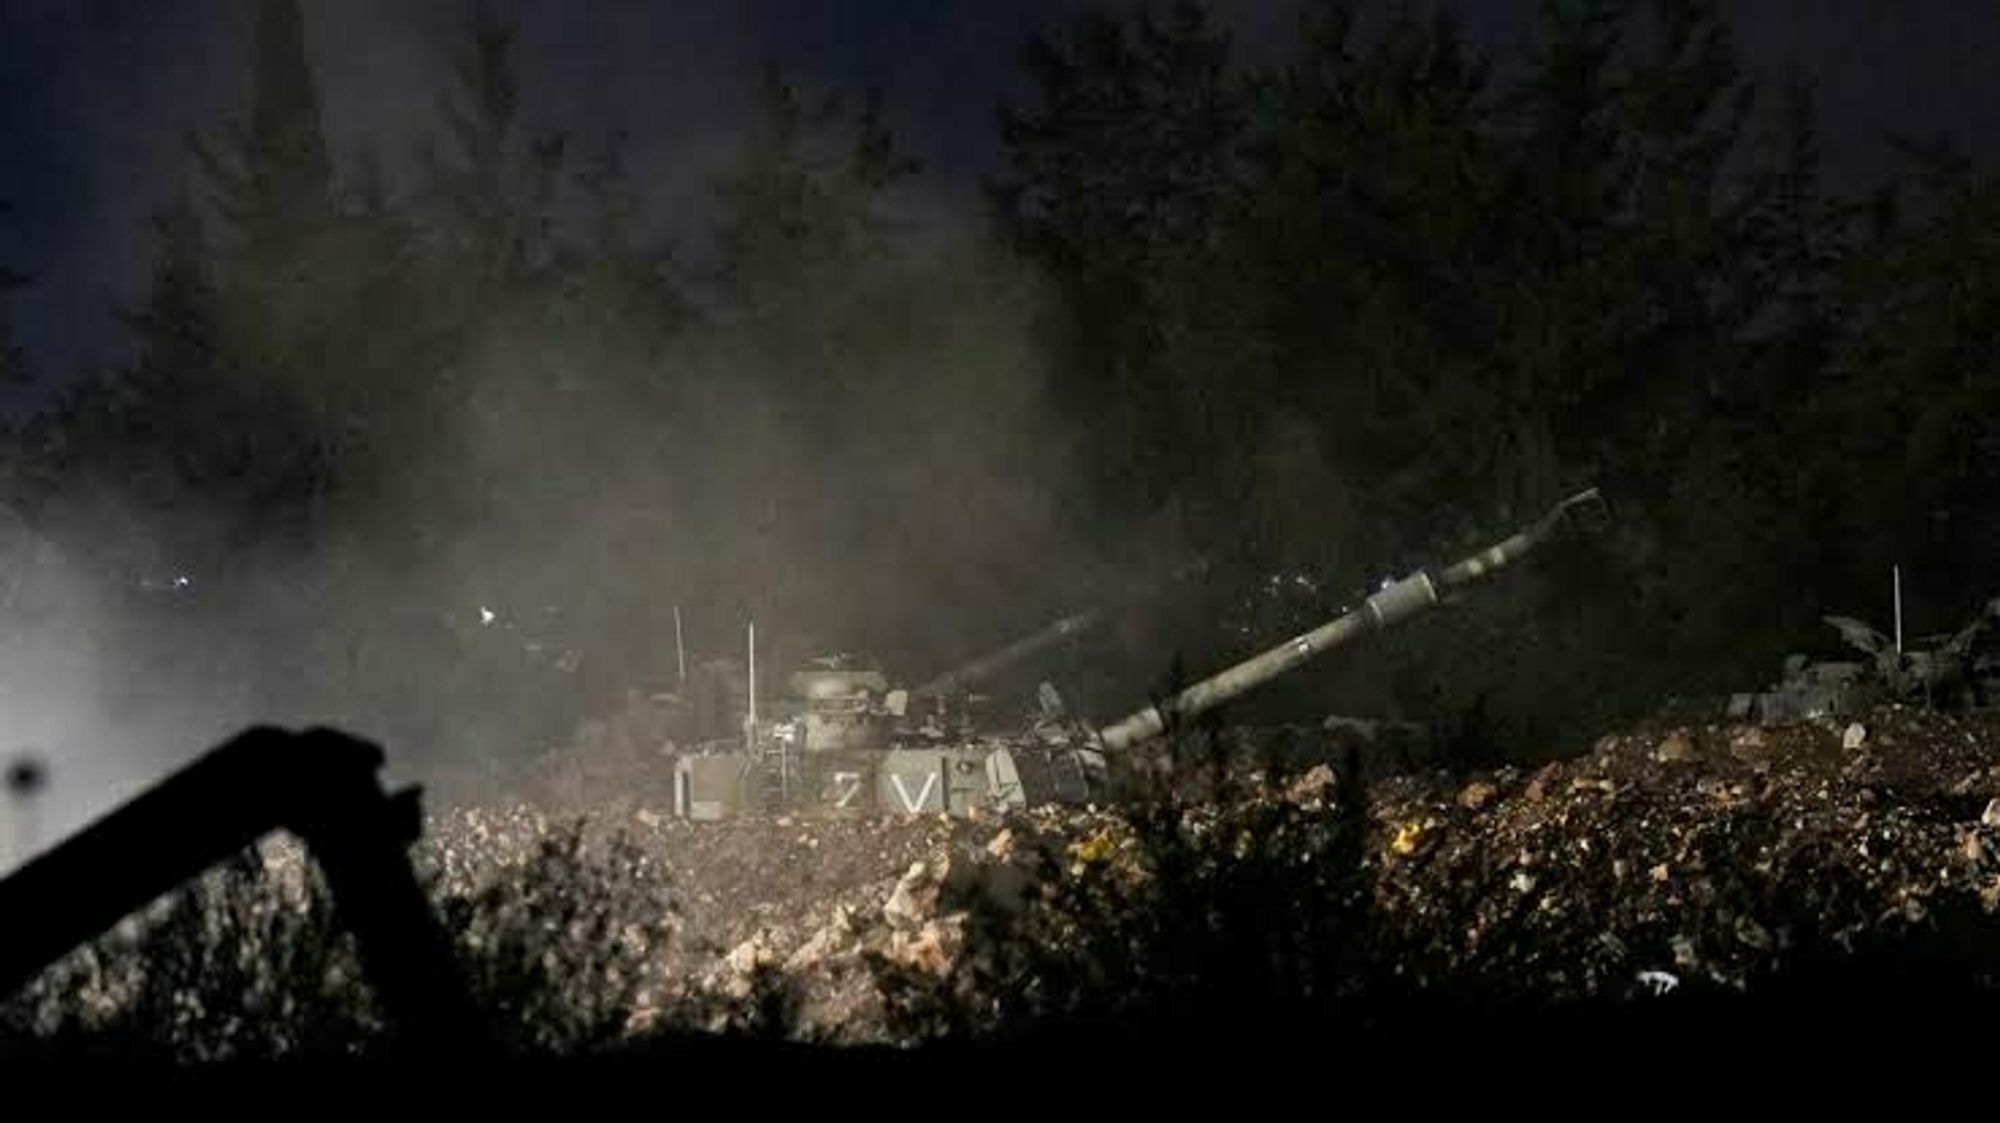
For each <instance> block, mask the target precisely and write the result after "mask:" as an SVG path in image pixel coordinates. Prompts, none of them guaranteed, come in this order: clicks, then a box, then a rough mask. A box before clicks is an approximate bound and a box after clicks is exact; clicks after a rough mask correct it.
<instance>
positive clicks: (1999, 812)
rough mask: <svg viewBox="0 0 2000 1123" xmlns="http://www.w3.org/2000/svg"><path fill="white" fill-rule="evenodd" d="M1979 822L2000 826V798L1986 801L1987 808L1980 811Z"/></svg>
mask: <svg viewBox="0 0 2000 1123" xmlns="http://www.w3.org/2000/svg"><path fill="white" fill-rule="evenodd" d="M1979 822H1980V823H1981V824H1982V825H1984V826H1989V827H2000V799H1989V800H1987V801H1986V810H1985V811H1983V812H1981V813H1980V815H1979Z"/></svg>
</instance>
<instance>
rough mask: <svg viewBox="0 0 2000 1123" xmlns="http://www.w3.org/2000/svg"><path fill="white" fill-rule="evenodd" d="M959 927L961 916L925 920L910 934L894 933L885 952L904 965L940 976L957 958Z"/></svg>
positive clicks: (962, 927) (945, 973)
mask: <svg viewBox="0 0 2000 1123" xmlns="http://www.w3.org/2000/svg"><path fill="white" fill-rule="evenodd" d="M963 929H964V917H962V916H957V915H954V916H949V917H944V918H942V919H938V920H927V921H925V922H924V925H923V927H922V928H920V929H918V930H917V931H916V932H915V933H913V934H905V933H901V932H898V933H897V934H896V935H895V937H893V938H892V939H891V941H890V945H889V955H890V957H891V958H893V959H895V960H897V961H898V962H900V963H902V964H904V965H905V966H908V967H911V968H914V969H916V970H918V971H921V972H923V973H924V974H927V975H931V976H933V977H937V978H942V977H943V976H945V975H947V974H949V973H950V972H951V967H952V963H953V962H954V961H955V960H956V959H957V958H958V950H959V947H960V946H961V944H962V943H963V942H964V930H963Z"/></svg>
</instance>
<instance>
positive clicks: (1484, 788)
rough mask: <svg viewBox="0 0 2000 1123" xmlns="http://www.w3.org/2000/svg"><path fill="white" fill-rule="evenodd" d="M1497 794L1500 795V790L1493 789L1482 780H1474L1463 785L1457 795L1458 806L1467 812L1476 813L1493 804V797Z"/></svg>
mask: <svg viewBox="0 0 2000 1123" xmlns="http://www.w3.org/2000/svg"><path fill="white" fill-rule="evenodd" d="M1498 794H1500V789H1498V788H1496V787H1494V786H1493V785H1492V784H1489V783H1487V782H1485V781H1484V780H1474V781H1473V782H1472V783H1470V784H1467V785H1465V789H1464V790H1463V791H1461V792H1459V793H1458V805H1459V806H1460V807H1463V808H1465V809H1466V810H1467V811H1478V810H1479V809H1481V808H1483V807H1485V806H1486V805H1487V804H1489V803H1491V802H1493V797H1494V796H1496V795H1498Z"/></svg>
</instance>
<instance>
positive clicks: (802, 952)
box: [785, 908, 852, 971]
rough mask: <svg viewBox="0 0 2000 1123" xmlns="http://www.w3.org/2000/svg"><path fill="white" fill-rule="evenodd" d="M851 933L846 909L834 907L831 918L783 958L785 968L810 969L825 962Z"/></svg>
mask: <svg viewBox="0 0 2000 1123" xmlns="http://www.w3.org/2000/svg"><path fill="white" fill-rule="evenodd" d="M851 934H852V928H851V919H850V914H849V913H848V911H847V910H846V909H845V908H836V909H834V915H833V919H832V920H831V921H829V922H827V923H826V924H825V925H823V926H822V927H821V928H820V930H819V931H817V932H814V933H813V934H812V938H811V939H809V940H807V941H806V942H805V943H803V944H800V945H799V948H798V950H797V951H794V952H793V953H792V954H791V956H790V957H789V958H788V959H786V960H785V970H787V971H810V970H812V969H814V968H816V967H819V966H821V965H823V964H825V963H826V962H827V961H828V960H830V959H832V958H834V956H835V955H836V954H837V953H838V952H839V951H840V949H841V946H842V945H844V944H845V943H846V942H847V940H848V937H849V936H850V935H851Z"/></svg>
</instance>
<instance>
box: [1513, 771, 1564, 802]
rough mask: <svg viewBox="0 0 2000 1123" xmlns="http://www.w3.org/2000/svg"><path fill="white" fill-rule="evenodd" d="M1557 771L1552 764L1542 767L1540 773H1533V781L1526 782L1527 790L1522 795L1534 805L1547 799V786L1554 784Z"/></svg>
mask: <svg viewBox="0 0 2000 1123" xmlns="http://www.w3.org/2000/svg"><path fill="white" fill-rule="evenodd" d="M1559 771H1560V770H1559V769H1558V768H1557V767H1556V766H1555V765H1553V764H1547V765H1543V766H1542V769H1541V771H1539V772H1537V773H1535V777H1534V779H1532V780H1529V781H1528V788H1527V790H1526V791H1525V792H1523V793H1522V794H1523V795H1526V796H1527V797H1528V798H1529V799H1531V800H1533V801H1534V802H1536V803H1540V802H1542V801H1543V800H1544V799H1547V798H1548V795H1549V786H1550V785H1552V784H1554V783H1555V782H1556V776H1557V774H1558V773H1559Z"/></svg>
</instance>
